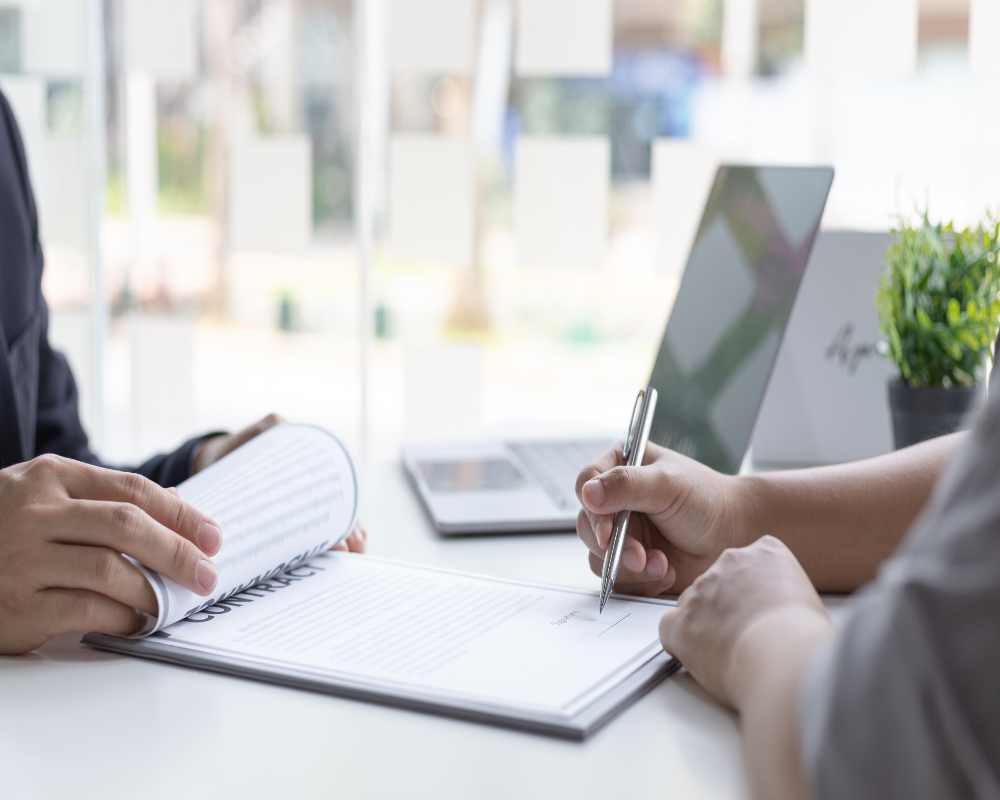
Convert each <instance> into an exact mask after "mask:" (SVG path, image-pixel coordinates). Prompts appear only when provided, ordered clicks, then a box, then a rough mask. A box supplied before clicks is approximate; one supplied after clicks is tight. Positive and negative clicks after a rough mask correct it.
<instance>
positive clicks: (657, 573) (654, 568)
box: [646, 559, 666, 580]
mask: <svg viewBox="0 0 1000 800" xmlns="http://www.w3.org/2000/svg"><path fill="white" fill-rule="evenodd" d="M662 566H663V565H662V564H661V563H660V560H659V559H655V560H652V559H651V560H650V561H649V562H648V563H647V564H646V574H647V575H649V577H650V578H652V579H653V580H659V579H660V578H662V577H663V576H664V575H665V574H666V573H664V572H663V570H662V569H661V567H662Z"/></svg>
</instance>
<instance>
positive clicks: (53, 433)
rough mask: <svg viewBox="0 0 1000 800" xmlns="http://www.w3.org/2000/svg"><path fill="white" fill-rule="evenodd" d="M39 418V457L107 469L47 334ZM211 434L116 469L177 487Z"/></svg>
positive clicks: (69, 374)
mask: <svg viewBox="0 0 1000 800" xmlns="http://www.w3.org/2000/svg"><path fill="white" fill-rule="evenodd" d="M39 303H40V304H41V308H40V311H41V314H42V331H43V332H44V331H47V330H48V308H47V306H46V305H45V301H44V300H43V299H41V293H39ZM38 350H39V353H38V358H39V370H38V416H37V423H36V426H35V454H36V455H41V454H42V453H55V454H56V455H60V456H65V457H66V458H72V459H74V460H75V461H83V462H85V463H87V464H94V465H97V466H105V465H104V464H102V463H101V460H100V459H99V458H98V457H97V456H96V455H95V454H94V453H93V451H91V449H90V447H89V445H88V442H87V434H86V432H84V430H83V426H82V425H81V424H80V411H79V397H78V395H77V390H76V381H75V380H74V379H73V373H72V371H71V370H70V368H69V364H68V363H67V362H66V359H65V357H64V356H63V355H62V353H58V352H56V351H55V350H53V349H52V347H51V346H50V345H49V340H48V336H47V334H45V333H43V334H42V336H41V337H40V340H39V347H38ZM217 435H218V433H209V434H205V435H203V436H199V437H197V438H195V439H191V440H189V441H187V442H185V443H184V444H182V445H181V446H180V447H179V448H178V449H177V450H175V451H174V452H172V453H167V454H164V455H158V456H154V457H153V458H151V459H149V461H147V462H146V463H144V464H141V465H140V466H138V467H116V469H122V470H123V471H126V472H138V473H139V474H140V475H144V476H146V477H147V478H149V479H150V480H152V481H154V482H155V483H158V484H159V485H160V486H176V485H177V484H179V483H181V482H183V481H185V480H187V479H188V478H189V477H190V476H191V460H192V456H193V455H194V451H195V448H197V447H198V446H199V445H200V444H201V443H202V442H203V441H205V439H208V438H210V437H212V436H217Z"/></svg>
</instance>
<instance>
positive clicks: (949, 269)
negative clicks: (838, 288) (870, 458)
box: [875, 212, 1000, 449]
mask: <svg viewBox="0 0 1000 800" xmlns="http://www.w3.org/2000/svg"><path fill="white" fill-rule="evenodd" d="M894 233H895V234H896V237H897V238H896V241H895V243H894V244H893V245H892V246H890V247H889V249H888V251H887V252H886V260H885V264H884V266H883V268H882V277H881V280H880V281H879V287H878V292H877V294H876V298H875V302H876V305H877V306H878V315H879V321H880V323H881V326H882V333H883V335H884V336H885V339H884V341H883V342H882V343H881V350H882V352H883V353H884V354H885V355H888V356H889V358H891V359H892V361H893V362H894V363H895V365H896V368H897V370H898V371H899V376H898V377H897V378H895V379H893V380H890V382H889V407H890V409H891V411H892V427H893V434H894V436H895V442H896V448H897V449H899V448H901V447H907V446H909V445H911V444H916V443H917V442H922V441H924V440H925V439H930V438H932V437H934V436H940V435H942V434H945V433H951V432H953V431H956V430H958V429H959V428H960V427H961V426H962V423H963V421H964V419H965V418H966V416H967V415H968V412H969V411H970V410H971V409H972V408H973V407H974V406H975V405H976V403H977V402H978V401H979V399H980V397H981V395H982V386H983V383H984V376H985V374H986V365H987V361H988V359H989V358H990V345H991V344H992V343H993V340H994V338H995V337H996V334H997V324H998V322H997V320H998V317H1000V298H998V293H1000V264H998V249H1000V243H998V239H1000V220H998V219H996V218H992V217H987V219H986V220H985V221H984V222H982V223H981V224H980V225H979V226H978V227H977V228H975V229H969V228H966V229H965V230H962V231H957V230H955V229H954V227H953V226H952V224H951V223H947V224H940V223H939V224H937V225H932V224H931V222H930V220H929V219H928V216H927V213H926V212H925V213H924V215H923V219H922V220H921V221H920V222H919V224H917V225H908V224H906V221H905V220H900V225H899V229H898V230H895V231H894Z"/></svg>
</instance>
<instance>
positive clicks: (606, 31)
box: [515, 0, 614, 77]
mask: <svg viewBox="0 0 1000 800" xmlns="http://www.w3.org/2000/svg"><path fill="white" fill-rule="evenodd" d="M613 32H614V26H613V8H612V0H518V5H517V55H516V59H515V66H516V69H517V74H518V75H523V76H556V75H564V76H572V75H576V76H592V77H599V76H602V75H609V74H610V73H611V67H612V55H613V50H614V47H613Z"/></svg>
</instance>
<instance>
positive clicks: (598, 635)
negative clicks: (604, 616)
mask: <svg viewBox="0 0 1000 800" xmlns="http://www.w3.org/2000/svg"><path fill="white" fill-rule="evenodd" d="M631 616H632V612H631V611H629V612H628V613H627V614H626V615H625V616H624V617H622V618H621V619H620V620H618V622H624V621H625V620H627V619H628V618H629V617H631ZM618 622H616V623H615V625H617V624H618ZM615 625H608V627H606V628H605V629H604V630H603V631H601V632H600V633H599V634H597V638H598V639H600V638H601V637H602V636H603V635H604V634H606V633H607V632H608V631H610V630H611V629H612V628H613V627H615Z"/></svg>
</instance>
